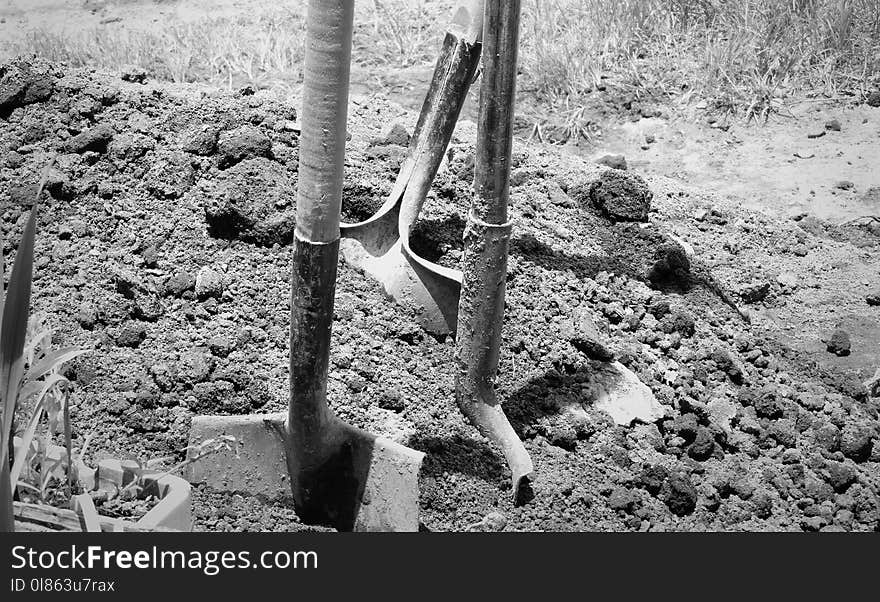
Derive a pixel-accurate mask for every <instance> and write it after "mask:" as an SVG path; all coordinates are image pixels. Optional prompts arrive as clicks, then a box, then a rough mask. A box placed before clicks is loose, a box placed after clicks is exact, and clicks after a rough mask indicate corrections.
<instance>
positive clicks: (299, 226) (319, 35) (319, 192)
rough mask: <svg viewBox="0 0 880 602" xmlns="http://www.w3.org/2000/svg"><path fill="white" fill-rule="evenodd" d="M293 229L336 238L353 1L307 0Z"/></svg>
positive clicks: (305, 235) (318, 238) (310, 236)
mask: <svg viewBox="0 0 880 602" xmlns="http://www.w3.org/2000/svg"><path fill="white" fill-rule="evenodd" d="M307 19H308V25H307V42H306V54H305V67H304V84H303V85H304V90H303V103H302V133H301V136H300V141H299V184H298V186H297V203H296V231H297V232H298V233H299V234H300V236H301V238H302V239H303V240H307V241H311V242H319V243H320V242H332V241H334V240H336V239H338V238H339V214H340V209H341V207H342V183H343V167H344V163H345V139H346V128H345V124H346V118H347V107H348V89H349V71H350V63H351V36H352V27H353V21H354V0H309V8H308V17H307Z"/></svg>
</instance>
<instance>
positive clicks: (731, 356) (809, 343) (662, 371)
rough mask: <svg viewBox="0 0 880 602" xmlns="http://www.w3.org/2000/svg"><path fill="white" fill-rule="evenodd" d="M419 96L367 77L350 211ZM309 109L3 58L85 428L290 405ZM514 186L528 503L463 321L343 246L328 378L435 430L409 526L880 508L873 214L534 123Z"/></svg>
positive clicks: (435, 195)
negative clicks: (474, 403)
mask: <svg viewBox="0 0 880 602" xmlns="http://www.w3.org/2000/svg"><path fill="white" fill-rule="evenodd" d="M865 111H866V113H865V114H866V115H868V119H872V120H873V122H872V123H873V124H874V127H876V124H877V122H878V121H880V109H873V108H871V109H867V108H866V109H865ZM393 122H397V123H398V124H399V126H398V127H397V128H393V129H391V130H390V131H389V129H388V127H387V126H388V124H389V123H393ZM414 122H415V115H414V114H412V113H410V112H407V111H406V110H404V109H400V108H397V107H395V106H393V105H390V104H388V103H387V102H384V101H381V100H377V99H370V100H357V99H355V101H354V102H353V104H352V111H351V119H350V126H349V129H350V133H351V143H350V152H349V156H348V160H347V161H348V166H347V178H348V180H347V182H346V186H345V199H346V206H345V208H344V213H345V217H346V218H347V219H349V220H354V219H357V218H359V217H364V216H366V215H369V213H370V212H371V211H372V210H374V209H375V208H376V207H378V206H379V204H381V202H382V200H383V197H384V195H385V194H387V193H388V191H389V190H390V187H391V184H392V182H393V179H394V177H395V174H396V170H397V167H398V165H399V163H400V161H401V159H402V157H403V156H404V154H405V147H404V146H402V143H405V141H406V136H405V135H402V134H401V127H400V126H402V128H403V129H404V130H407V129H409V130H411V128H412V126H413V124H414ZM474 129H475V128H474V126H473V124H470V123H463V124H461V126H460V127H459V129H458V132H457V134H456V139H455V140H454V142H453V145H452V147H451V149H450V153H449V160H448V161H447V162H446V164H445V165H444V166H443V168H442V170H441V173H440V174H438V177H437V181H436V183H435V186H434V189H433V191H432V193H431V196H430V198H429V200H428V202H427V204H426V206H425V211H424V215H423V219H422V221H421V223H420V224H419V225H418V227H417V228H416V232H415V234H414V239H413V241H412V242H413V247H414V248H416V249H417V250H418V251H419V252H420V253H421V254H423V255H424V256H426V257H428V258H430V259H433V260H435V261H438V262H439V263H442V264H445V265H450V266H455V265H456V264H457V262H458V259H459V258H460V254H461V233H462V229H463V225H464V221H463V217H464V215H465V210H466V208H467V203H468V194H469V193H468V190H469V183H470V179H471V177H472V175H473V139H474ZM298 131H299V126H298V122H297V113H296V110H295V109H294V108H293V107H291V106H288V105H285V104H283V103H281V102H279V101H277V100H276V99H274V98H273V97H272V96H271V95H270V94H268V93H265V92H257V93H254V92H253V91H252V90H248V89H245V90H241V91H239V92H236V93H227V92H216V91H213V90H209V89H206V88H200V87H198V86H170V85H165V84H157V83H154V82H152V81H149V80H147V79H145V78H144V76H143V74H142V73H138V72H137V71H131V72H126V73H122V74H101V73H92V72H86V71H77V70H72V69H67V68H65V67H63V66H58V65H51V64H47V63H43V62H38V61H30V62H28V61H21V60H18V61H14V62H11V63H9V64H6V65H4V66H2V67H0V146H2V165H0V202H2V207H0V211H2V226H3V233H4V245H5V249H4V250H5V252H6V253H14V249H15V247H16V244H17V240H18V237H19V235H20V233H21V229H22V226H23V224H24V221H25V219H26V217H27V211H28V208H29V207H30V206H31V204H32V202H33V198H34V194H35V192H36V186H37V182H38V180H39V177H40V172H41V170H42V169H43V168H44V166H46V165H47V164H48V163H49V161H50V160H51V158H52V157H53V156H57V161H56V164H55V167H54V168H52V170H51V173H50V175H49V179H48V186H47V194H46V195H45V198H44V199H43V201H42V206H41V215H40V225H39V229H38V241H37V246H36V257H37V260H36V268H35V282H34V301H33V305H34V308H35V309H37V310H41V311H45V312H47V313H48V314H49V316H50V318H49V321H50V323H51V325H52V326H53V328H54V329H55V334H54V340H55V342H56V343H57V344H58V345H79V346H81V347H83V348H87V349H89V350H90V353H88V354H86V355H85V356H82V357H80V358H78V359H77V360H75V361H74V362H72V363H71V364H70V366H69V368H68V375H69V377H70V378H71V379H72V380H73V383H74V387H73V392H72V420H73V425H74V433H75V437H76V439H77V440H82V439H83V438H84V437H86V436H88V435H90V434H91V436H92V442H91V449H92V450H95V453H96V454H99V453H100V454H119V455H125V456H127V457H131V456H134V457H137V458H143V459H144V460H146V459H149V458H153V457H159V456H165V455H169V454H171V455H175V454H176V455H178V456H179V455H181V454H182V451H181V450H183V448H184V447H185V446H186V445H187V439H188V431H189V423H190V419H191V418H192V416H193V415H196V414H207V413H212V414H238V413H252V412H268V411H278V410H281V409H283V408H284V407H285V405H286V402H287V399H286V395H287V393H286V392H287V377H288V369H287V355H288V328H289V317H288V307H289V270H290V246H289V243H290V241H291V233H292V228H293V225H294V216H293V202H294V192H295V188H296V182H297V161H296V159H297V142H298ZM404 133H405V132H404ZM618 166H619V167H622V165H618ZM511 202H512V206H511V211H510V213H511V217H512V219H513V223H514V241H513V243H512V248H511V257H510V270H509V277H508V288H507V301H508V304H507V314H506V321H505V330H504V339H503V345H502V355H501V369H500V374H499V382H498V393H499V397H500V399H502V400H503V403H504V408H505V410H506V412H507V413H508V415H509V417H510V419H511V422H512V423H513V424H514V427H515V428H516V430H517V431H518V433H519V434H520V436H521V437H522V438H523V439H524V441H525V443H526V446H527V448H528V450H529V452H530V453H531V455H532V458H533V460H534V462H535V471H536V472H535V475H536V476H535V480H534V481H533V483H532V491H533V494H532V496H531V498H530V499H528V501H526V503H524V504H522V505H520V506H514V505H513V501H512V499H511V498H512V496H511V492H510V480H509V474H508V473H507V469H506V466H505V465H504V463H503V461H502V460H501V459H500V458H499V455H498V453H496V451H495V450H493V449H492V448H491V447H490V446H489V445H488V444H487V442H486V441H485V440H483V439H481V438H480V437H479V435H477V433H476V432H475V430H474V429H473V428H472V427H471V426H470V425H468V424H467V423H466V422H465V421H464V419H463V418H462V416H461V415H460V413H459V412H458V410H457V408H456V406H455V402H454V398H453V376H452V355H453V348H454V346H453V341H452V340H451V338H449V337H434V336H429V335H427V334H425V333H424V332H423V331H422V330H421V329H420V328H419V327H418V326H417V325H416V324H415V322H414V320H413V316H412V315H409V314H408V313H407V312H406V311H405V310H403V309H401V308H400V307H399V306H397V305H395V304H394V303H393V302H391V301H389V300H388V299H387V298H386V296H385V295H384V293H383V291H382V290H381V287H380V286H379V285H378V284H377V283H375V282H373V281H372V280H370V279H368V278H366V277H365V276H364V275H363V274H361V273H359V272H358V271H356V270H355V269H353V268H352V267H351V266H348V265H346V264H345V263H344V262H342V263H341V265H340V269H339V281H338V285H337V297H336V316H335V322H334V331H333V337H334V338H333V351H332V358H331V380H330V384H329V391H330V397H331V400H332V403H333V406H334V409H335V410H336V412H337V413H338V414H339V415H340V416H341V417H342V418H343V419H345V420H347V421H349V422H351V423H353V424H356V425H358V426H361V427H364V428H366V429H368V430H370V431H372V432H375V433H377V434H381V435H385V436H388V437H391V438H393V439H395V440H397V441H400V442H403V443H405V444H407V445H409V446H411V447H414V448H416V449H420V450H422V451H424V452H426V454H427V458H426V461H425V464H424V467H423V472H422V476H421V482H420V486H421V521H422V525H423V529H424V530H431V531H442V530H462V529H469V530H501V529H506V530H636V531H662V530H761V531H764V530H795V531H797V530H806V531H820V530H822V531H829V530H847V531H849V530H854V531H874V530H878V529H880V498H878V493H880V431H878V425H880V423H878V410H880V383H878V376H877V375H875V369H876V368H877V367H880V357H878V345H877V342H878V341H880V326H878V324H880V322H878V315H880V222H877V221H876V220H872V219H863V220H857V221H855V222H850V223H848V224H845V225H840V224H834V223H832V222H828V221H823V220H822V219H820V218H818V217H816V216H815V215H812V214H807V215H804V214H802V213H799V214H797V215H796V216H795V217H796V218H797V219H790V218H781V217H779V216H777V215H773V214H768V213H762V212H758V211H754V210H750V209H747V208H744V207H743V206H742V203H740V202H737V201H736V199H731V198H724V197H722V196H719V195H713V194H707V193H703V192H701V191H700V190H699V189H697V188H693V187H690V186H689V185H688V183H687V182H683V181H682V180H681V179H675V178H667V177H664V176H662V175H659V174H656V173H650V174H647V175H646V176H645V177H642V176H640V175H638V173H637V171H636V170H633V169H632V166H631V169H630V170H621V169H613V168H609V167H608V166H607V165H598V164H596V163H594V162H592V161H585V160H583V159H580V158H577V157H573V156H570V155H564V154H560V153H559V152H558V151H557V150H555V149H553V148H549V147H544V146H540V145H526V144H524V143H521V144H519V145H518V146H517V147H516V152H515V156H514V165H513V174H512V199H511ZM612 359H614V360H616V361H619V362H621V363H622V364H623V365H625V366H627V367H629V368H630V369H631V370H632V371H633V372H634V373H636V374H637V375H638V376H639V378H640V379H641V380H642V381H643V382H644V383H645V384H646V385H647V386H648V387H650V389H651V390H652V391H653V394H654V395H655V397H656V399H657V400H658V401H659V402H660V403H661V404H662V406H663V412H664V414H663V416H662V418H659V419H657V420H656V421H654V422H651V423H647V424H646V423H640V422H635V423H633V424H629V425H619V424H615V422H614V421H613V420H612V419H611V418H610V417H609V416H608V415H607V414H606V413H605V412H603V411H601V410H598V409H597V408H596V407H594V400H595V396H596V392H595V390H594V388H595V387H594V386H593V384H592V383H593V381H592V378H591V375H593V374H596V373H598V372H601V370H602V369H603V366H604V365H606V364H607V362H609V361H610V360H612ZM193 510H194V516H195V517H196V520H197V528H198V529H203V530H290V529H301V528H304V527H303V525H301V524H300V522H299V520H298V519H297V518H296V515H295V513H294V512H293V509H292V506H291V505H290V504H289V503H287V504H286V503H270V502H266V501H263V500H260V499H258V498H255V497H252V496H247V495H227V494H219V493H215V492H210V491H204V490H202V489H198V490H197V491H196V496H195V501H194V508H193Z"/></svg>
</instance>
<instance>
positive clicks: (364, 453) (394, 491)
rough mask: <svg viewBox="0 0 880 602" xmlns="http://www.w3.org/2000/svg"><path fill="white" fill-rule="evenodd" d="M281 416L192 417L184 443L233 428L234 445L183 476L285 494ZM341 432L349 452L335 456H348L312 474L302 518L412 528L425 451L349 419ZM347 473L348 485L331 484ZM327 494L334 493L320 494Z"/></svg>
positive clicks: (234, 489) (215, 485)
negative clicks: (376, 433)
mask: <svg viewBox="0 0 880 602" xmlns="http://www.w3.org/2000/svg"><path fill="white" fill-rule="evenodd" d="M286 419H287V414H264V415H249V416H196V417H194V418H193V421H192V428H191V429H190V445H198V444H199V443H201V442H202V441H204V440H205V439H210V438H216V437H219V436H221V435H231V436H233V437H235V438H236V440H237V441H238V442H239V443H240V446H239V453H238V455H234V454H231V453H230V454H225V453H217V454H212V455H209V456H206V457H203V458H201V459H199V460H198V461H196V462H193V463H192V464H189V465H188V466H187V467H186V472H185V477H186V478H187V480H189V481H190V482H192V483H203V484H205V485H207V486H208V487H209V488H211V489H213V490H216V491H224V492H230V493H243V494H247V495H259V496H263V497H266V498H268V499H290V498H291V497H292V492H291V478H290V476H289V474H288V457H287V453H288V450H289V446H288V445H287V444H286V442H285V435H284V433H285V432H286V429H285V421H286ZM346 426H347V425H346ZM344 434H345V438H346V442H345V445H344V447H345V448H346V449H347V450H349V451H350V452H351V453H349V454H342V455H341V456H342V457H343V458H348V460H343V461H342V462H339V461H338V459H339V457H340V456H339V455H337V457H336V460H337V461H336V462H335V463H333V464H332V466H329V465H328V466H325V467H323V469H324V471H325V473H324V474H316V475H315V476H319V477H320V480H318V481H316V482H319V483H322V484H323V485H322V486H319V487H317V488H316V489H315V493H316V494H317V496H318V497H315V498H313V499H311V500H310V504H309V505H310V506H311V509H310V511H309V512H307V514H309V515H310V516H301V518H303V519H304V520H305V521H306V522H323V523H325V524H327V523H330V524H331V525H332V526H334V527H336V528H337V529H340V530H354V531H418V528H419V490H418V474H419V468H420V466H421V463H422V459H423V458H424V454H423V453H421V452H419V451H416V450H413V449H410V448H407V447H404V446H403V445H400V444H398V443H395V442H393V441H390V440H387V439H382V438H379V437H375V436H373V435H370V434H369V433H366V432H364V431H361V430H359V429H355V428H353V427H348V426H347V428H346V429H344ZM328 468H332V469H333V470H332V473H330V472H329V471H328V470H327V469H328ZM352 480H353V481H354V482H355V486H353V487H337V486H334V485H333V484H334V483H339V482H340V481H352ZM331 494H332V498H333V499H319V497H320V496H321V495H331ZM322 515H323V516H322Z"/></svg>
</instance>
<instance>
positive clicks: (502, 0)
mask: <svg viewBox="0 0 880 602" xmlns="http://www.w3.org/2000/svg"><path fill="white" fill-rule="evenodd" d="M519 13H520V0H487V1H486V13H485V28H486V29H485V34H484V49H485V61H484V62H485V65H484V69H483V81H482V85H481V88H480V116H479V122H478V124H477V152H476V158H475V161H474V196H473V199H472V203H471V211H470V213H469V215H468V220H467V224H466V226H465V233H464V254H463V256H462V271H463V274H464V277H463V282H462V287H461V300H460V305H459V311H458V315H459V320H458V329H457V334H456V346H455V351H456V353H455V360H456V373H455V398H456V402H457V403H458V407H459V408H460V409H461V411H462V413H463V414H464V415H465V416H466V417H467V418H468V420H470V422H471V423H472V424H473V425H474V426H476V427H477V430H479V431H480V433H482V434H483V435H484V436H485V437H487V438H489V439H490V440H492V441H493V442H494V443H495V444H496V445H497V446H498V447H500V448H501V451H502V452H503V453H504V457H505V458H506V459H507V463H508V465H509V466H510V470H511V480H512V485H513V494H514V500H515V502H521V501H524V498H525V497H526V496H525V495H523V494H525V492H526V491H527V490H526V488H525V487H523V485H524V484H527V482H528V479H530V478H531V475H532V473H533V471H534V468H533V465H532V460H531V458H530V457H529V454H528V452H527V451H526V448H525V446H524V445H523V443H522V441H520V439H519V437H518V436H517V434H516V432H515V431H514V430H513V427H512V426H511V425H510V422H509V421H508V420H507V416H505V414H504V411H503V410H502V409H501V405H500V404H499V403H498V399H497V398H496V395H495V377H496V375H497V373H498V356H499V351H500V347H501V326H502V320H503V317H504V294H505V281H506V277H507V255H508V249H509V246H510V235H511V230H512V228H511V224H510V222H509V221H508V218H507V202H508V198H509V189H510V155H511V147H512V132H513V106H514V97H515V93H516V61H517V47H518V41H519V40H518V36H519Z"/></svg>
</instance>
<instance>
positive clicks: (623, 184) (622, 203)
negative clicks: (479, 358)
mask: <svg viewBox="0 0 880 602" xmlns="http://www.w3.org/2000/svg"><path fill="white" fill-rule="evenodd" d="M653 196H654V195H653V193H652V192H651V189H650V188H648V185H647V183H646V182H645V180H644V179H642V177H641V176H639V175H636V174H633V173H629V172H624V171H621V170H619V169H609V170H606V171H604V172H602V175H601V176H599V179H598V180H596V181H595V182H593V183H592V185H591V186H590V189H589V197H590V201H591V202H592V203H593V204H594V205H595V206H596V207H597V208H598V209H599V210H600V211H602V213H603V214H604V215H605V216H606V217H608V218H610V219H612V220H616V221H630V222H645V221H648V212H649V211H650V210H651V199H652V198H653Z"/></svg>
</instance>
